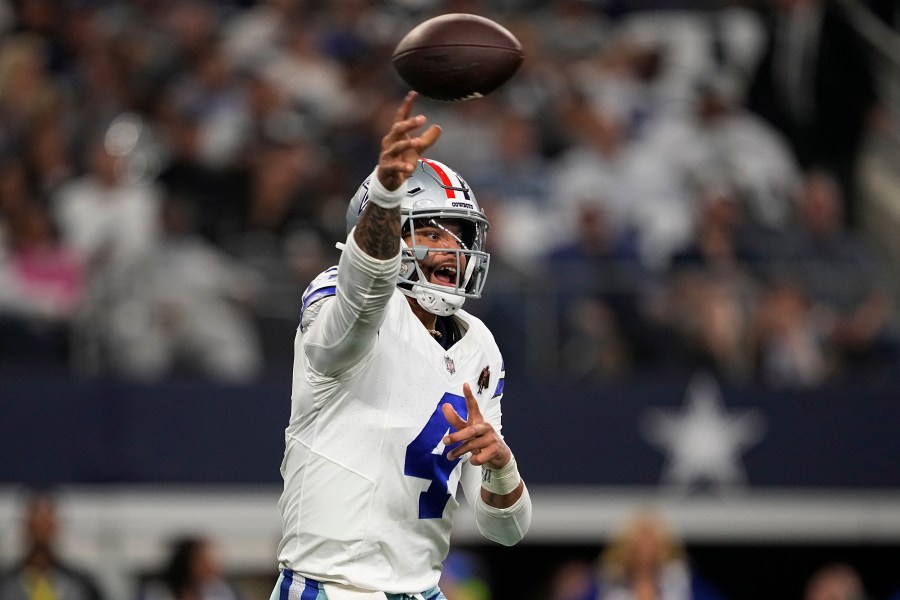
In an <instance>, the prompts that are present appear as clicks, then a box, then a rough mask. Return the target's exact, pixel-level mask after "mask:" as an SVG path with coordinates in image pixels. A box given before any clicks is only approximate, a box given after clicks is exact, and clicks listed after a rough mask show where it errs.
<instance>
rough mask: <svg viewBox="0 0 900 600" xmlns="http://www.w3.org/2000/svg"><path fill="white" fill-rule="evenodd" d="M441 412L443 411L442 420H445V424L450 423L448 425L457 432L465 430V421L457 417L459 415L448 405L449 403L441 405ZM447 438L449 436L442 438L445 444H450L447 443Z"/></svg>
mask: <svg viewBox="0 0 900 600" xmlns="http://www.w3.org/2000/svg"><path fill="white" fill-rule="evenodd" d="M441 411H443V413H444V418H445V419H447V422H448V423H450V425H451V426H452V427H453V428H454V429H456V431H457V432H459V431H460V430H462V429H465V428H466V421H465V420H464V419H463V418H462V417H461V416H459V413H458V412H456V409H455V408H453V405H452V404H450V403H449V402H445V403H444V404H442V405H441ZM449 437H450V436H444V443H445V444H448V443H452V442H450V441H448V438H449Z"/></svg>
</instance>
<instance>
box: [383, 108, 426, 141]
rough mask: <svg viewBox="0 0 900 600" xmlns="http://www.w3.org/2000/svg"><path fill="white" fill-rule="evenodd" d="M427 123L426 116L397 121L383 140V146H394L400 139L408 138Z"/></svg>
mask: <svg viewBox="0 0 900 600" xmlns="http://www.w3.org/2000/svg"><path fill="white" fill-rule="evenodd" d="M425 121H427V119H426V118H425V115H416V116H414V117H410V118H408V119H403V120H402V121H395V122H394V124H393V125H391V129H390V130H389V131H388V134H387V135H386V136H384V139H382V145H385V144H392V143H394V141H396V140H398V139H402V138H405V137H407V136H408V135H409V133H410V132H411V131H413V130H415V129H418V128H419V127H421V126H422V125H424V124H425ZM429 129H430V128H429Z"/></svg>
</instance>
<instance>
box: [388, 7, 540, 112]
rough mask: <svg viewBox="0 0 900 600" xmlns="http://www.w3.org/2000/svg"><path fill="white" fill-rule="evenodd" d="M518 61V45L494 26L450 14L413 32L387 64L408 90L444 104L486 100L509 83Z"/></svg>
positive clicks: (484, 20)
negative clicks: (483, 98)
mask: <svg viewBox="0 0 900 600" xmlns="http://www.w3.org/2000/svg"><path fill="white" fill-rule="evenodd" d="M524 57H525V55H524V54H523V53H522V44H520V43H519V40H517V39H516V37H515V36H514V35H513V34H512V33H510V31H509V30H507V29H506V28H505V27H503V26H502V25H500V24H499V23H497V22H495V21H492V20H491V19H487V18H485V17H481V16H478V15H470V14H465V13H451V14H446V15H441V16H439V17H434V18H433V19H429V20H427V21H423V22H422V23H420V24H419V25H417V26H416V27H414V28H413V29H412V30H411V31H410V32H409V33H407V34H406V35H405V36H404V37H403V39H402V40H400V43H399V44H397V47H396V48H395V49H394V54H393V56H392V57H391V62H392V63H393V65H394V68H395V69H396V70H397V73H398V74H399V75H400V77H401V78H402V79H403V81H405V82H406V83H407V84H408V85H409V86H410V87H411V88H412V89H414V90H415V91H417V92H419V93H420V94H421V95H423V96H425V97H427V98H431V99H433V100H443V101H448V102H449V101H460V100H471V99H473V98H480V97H482V96H486V95H487V94H490V93H491V92H493V91H494V90H496V89H497V88H499V87H500V86H502V85H503V84H504V83H506V82H507V81H509V79H510V78H511V77H512V76H513V75H514V74H515V73H516V71H518V69H519V66H520V65H521V64H522V60H523V59H524Z"/></svg>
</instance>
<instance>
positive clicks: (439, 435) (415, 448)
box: [403, 392, 469, 519]
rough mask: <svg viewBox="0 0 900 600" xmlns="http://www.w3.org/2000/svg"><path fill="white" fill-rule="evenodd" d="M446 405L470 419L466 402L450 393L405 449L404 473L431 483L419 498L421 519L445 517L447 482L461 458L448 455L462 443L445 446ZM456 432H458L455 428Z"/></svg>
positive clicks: (448, 495)
mask: <svg viewBox="0 0 900 600" xmlns="http://www.w3.org/2000/svg"><path fill="white" fill-rule="evenodd" d="M444 404H450V406H452V407H453V408H454V409H456V412H457V413H458V414H459V416H460V417H462V418H463V419H468V418H469V411H468V409H467V408H466V399H465V398H464V397H462V396H457V395H456V394H451V393H449V392H447V393H446V394H444V395H443V397H442V398H441V400H440V401H439V402H438V403H437V407H435V409H434V412H433V413H432V414H431V417H430V418H429V419H428V422H427V423H425V427H423V428H422V431H420V432H419V435H417V436H416V439H414V440H413V441H412V442H410V444H409V445H408V446H407V447H406V462H405V463H404V465H403V467H404V468H403V472H404V473H405V474H406V475H409V476H410V477H420V478H422V479H428V480H429V481H431V485H429V486H428V489H427V490H425V491H424V492H422V493H421V494H420V495H419V518H420V519H439V518H441V516H442V515H443V514H444V507H445V506H447V501H448V500H450V494H449V492H448V491H447V482H448V481H449V480H450V473H452V472H453V467H455V466H456V463H458V462H459V461H460V458H457V459H456V460H449V459H448V458H447V453H448V452H450V451H451V450H452V449H453V448H456V447H457V446H459V444H460V443H461V442H457V443H456V444H452V445H450V446H444V445H443V443H442V440H443V439H444V434H446V433H447V430H448V429H449V428H451V427H450V424H449V423H448V422H447V419H446V418H445V417H444V413H443V411H442V410H441V406H443V405H444ZM454 431H456V430H455V429H454Z"/></svg>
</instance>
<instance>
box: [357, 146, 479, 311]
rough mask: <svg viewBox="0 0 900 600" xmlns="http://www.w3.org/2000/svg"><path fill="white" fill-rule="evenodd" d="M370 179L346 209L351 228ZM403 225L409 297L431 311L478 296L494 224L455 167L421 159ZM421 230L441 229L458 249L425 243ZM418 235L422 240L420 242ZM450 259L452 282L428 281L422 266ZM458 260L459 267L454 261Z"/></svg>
mask: <svg viewBox="0 0 900 600" xmlns="http://www.w3.org/2000/svg"><path fill="white" fill-rule="evenodd" d="M368 193H369V180H368V179H367V180H366V181H365V182H364V183H363V184H362V186H360V188H359V190H357V192H356V194H355V195H354V196H353V199H352V200H351V202H350V206H349V207H348V209H347V231H348V233H349V231H350V230H351V229H352V228H353V227H354V226H355V225H356V222H357V221H358V220H359V215H360V214H362V211H363V210H364V209H365V207H366V205H367V204H368ZM400 215H401V228H402V232H403V236H404V238H405V239H408V240H409V243H408V244H407V243H406V242H405V241H403V240H401V246H402V254H403V256H402V257H401V267H400V275H399V277H398V279H397V283H398V285H399V287H400V289H401V291H403V293H405V294H406V295H408V296H412V297H414V298H416V300H417V301H418V302H419V304H420V305H421V306H422V308H424V309H425V310H427V311H428V312H431V313H433V314H437V315H439V316H446V315H451V314H453V313H455V312H456V311H457V310H459V308H460V307H461V306H462V305H463V303H464V302H465V300H466V298H480V297H481V292H482V289H483V288H484V283H485V280H486V279H487V272H488V266H489V263H490V255H489V254H488V253H487V252H485V242H486V240H487V231H488V229H489V227H490V224H489V223H488V220H487V218H486V217H485V216H484V212H483V211H482V210H481V208H480V207H479V205H478V202H477V201H476V200H475V195H474V194H473V193H472V191H471V190H470V189H469V186H468V185H467V184H466V182H465V181H464V180H463V179H462V178H461V177H460V176H459V174H457V173H456V172H455V171H453V170H452V169H450V168H449V167H447V166H446V165H444V164H442V163H439V162H437V161H434V160H429V159H422V160H420V161H419V163H418V165H417V166H416V169H415V171H414V172H413V174H412V175H411V176H410V178H409V181H408V183H407V194H406V197H405V198H404V199H403V200H402V201H401V203H400ZM423 228H437V229H438V230H441V231H443V232H446V233H447V234H448V236H451V237H452V239H455V240H456V244H455V245H456V246H458V247H457V248H448V247H432V246H430V245H427V244H426V243H423V242H424V241H425V240H424V236H423V235H422V234H421V233H420V234H419V235H418V236H417V231H419V232H421V231H422V230H423ZM417 237H418V240H417ZM435 255H440V259H439V260H441V261H446V262H447V263H448V265H449V268H450V269H451V270H452V271H453V272H454V273H455V276H454V277H453V278H454V279H455V281H452V282H450V285H444V284H441V283H433V282H432V281H429V279H428V277H427V276H426V274H425V272H424V271H423V269H422V264H423V263H426V262H428V261H429V260H437V259H436V258H435ZM454 263H455V267H453V266H452V265H453V264H454Z"/></svg>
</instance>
